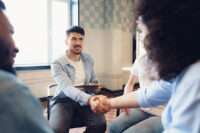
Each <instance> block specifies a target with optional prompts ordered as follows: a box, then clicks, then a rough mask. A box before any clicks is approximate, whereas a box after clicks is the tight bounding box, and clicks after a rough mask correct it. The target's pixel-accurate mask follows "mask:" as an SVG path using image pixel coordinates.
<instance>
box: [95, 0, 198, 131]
mask: <svg viewBox="0 0 200 133" xmlns="http://www.w3.org/2000/svg"><path fill="white" fill-rule="evenodd" d="M155 3H156V4H155ZM135 14H136V19H138V18H139V19H140V21H141V22H142V23H143V24H144V26H146V28H147V32H146V35H145V40H144V47H145V49H146V52H147V56H148V57H149V60H151V61H152V62H153V63H154V64H156V70H157V72H158V76H159V79H158V80H157V81H155V82H153V83H152V84H151V86H150V87H148V88H140V89H138V90H137V91H135V92H130V93H128V94H127V95H124V96H121V97H117V98H112V99H109V100H108V99H107V100H106V99H101V102H99V103H98V104H97V106H98V107H101V108H104V112H103V111H102V110H98V109H94V111H95V112H96V113H105V112H107V111H109V109H113V108H127V107H130V108H139V107H144V108H145V107H154V106H157V105H161V104H164V103H167V102H168V104H167V106H166V108H165V110H164V111H163V113H162V116H161V120H162V125H163V128H164V131H163V132H164V133H199V132H200V120H199V117H198V116H199V110H200V74H199V73H200V52H199V45H200V40H199V31H200V19H199V18H200V1H199V0H185V1H179V0H167V1H163V0H136V1H135ZM158 84H159V85H160V86H161V87H155V86H158ZM141 130H143V128H139V129H138V131H136V132H140V131H141ZM146 132H148V131H146Z"/></svg>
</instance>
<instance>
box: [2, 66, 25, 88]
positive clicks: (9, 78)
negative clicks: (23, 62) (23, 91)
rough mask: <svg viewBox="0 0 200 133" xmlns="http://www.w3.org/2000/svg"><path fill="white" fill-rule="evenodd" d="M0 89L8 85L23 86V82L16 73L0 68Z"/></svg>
mask: <svg viewBox="0 0 200 133" xmlns="http://www.w3.org/2000/svg"><path fill="white" fill-rule="evenodd" d="M0 84H1V86H0V91H3V90H5V89H6V88H9V87H17V86H24V84H23V83H22V82H21V81H20V80H18V79H17V77H16V75H14V74H12V73H9V72H6V71H2V70H0Z"/></svg>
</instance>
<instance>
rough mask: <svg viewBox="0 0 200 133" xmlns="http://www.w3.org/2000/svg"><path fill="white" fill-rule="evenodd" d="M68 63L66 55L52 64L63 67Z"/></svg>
mask: <svg viewBox="0 0 200 133" xmlns="http://www.w3.org/2000/svg"><path fill="white" fill-rule="evenodd" d="M67 63H68V59H67V56H66V55H65V54H64V55H62V56H59V57H58V58H56V59H54V60H53V62H52V63H51V64H61V65H65V64H67Z"/></svg>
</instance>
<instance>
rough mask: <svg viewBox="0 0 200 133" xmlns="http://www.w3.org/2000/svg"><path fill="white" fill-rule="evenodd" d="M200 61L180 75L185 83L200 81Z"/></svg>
mask: <svg viewBox="0 0 200 133" xmlns="http://www.w3.org/2000/svg"><path fill="white" fill-rule="evenodd" d="M199 73H200V61H197V62H196V63H194V64H191V65H190V66H189V67H187V68H186V69H185V70H183V72H182V73H181V74H180V76H179V77H180V78H181V79H182V80H184V81H194V80H199V81H200V74H199Z"/></svg>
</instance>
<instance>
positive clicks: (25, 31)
mask: <svg viewBox="0 0 200 133" xmlns="http://www.w3.org/2000/svg"><path fill="white" fill-rule="evenodd" d="M4 2H5V3H6V12H7V14H8V17H9V19H10V21H11V23H12V25H13V26H14V29H15V34H14V35H13V38H14V40H15V43H16V45H17V47H18V48H19V53H18V54H17V57H16V60H15V66H17V67H19V66H43V65H49V64H50V63H51V62H52V60H53V59H54V58H56V57H57V56H59V55H60V54H63V53H64V50H66V45H65V43H64V39H65V37H66V36H65V31H66V29H67V28H68V27H69V26H70V25H78V0H4ZM72 14H73V15H72Z"/></svg>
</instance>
